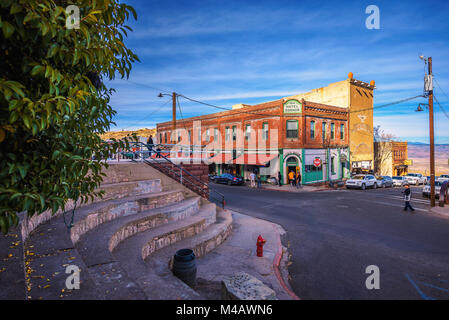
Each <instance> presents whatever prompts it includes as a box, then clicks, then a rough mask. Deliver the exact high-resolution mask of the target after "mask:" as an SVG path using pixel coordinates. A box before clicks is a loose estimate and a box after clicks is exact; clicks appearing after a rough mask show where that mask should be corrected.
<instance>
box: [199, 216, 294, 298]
mask: <svg viewBox="0 0 449 320" xmlns="http://www.w3.org/2000/svg"><path fill="white" fill-rule="evenodd" d="M229 211H231V210H229ZM231 213H232V217H233V230H232V233H231V236H230V237H229V238H228V239H227V240H226V241H225V242H223V243H222V244H221V245H220V246H219V247H217V248H216V249H214V250H213V251H211V252H210V253H208V254H207V255H206V256H205V257H204V258H201V259H198V260H197V279H198V281H197V282H198V284H197V287H196V288H195V290H196V291H197V292H198V293H200V294H202V295H203V296H204V297H205V298H206V299H220V298H221V294H220V292H221V290H220V288H221V280H222V279H223V277H225V276H229V275H233V274H234V273H237V272H240V271H244V272H246V273H248V274H250V275H252V276H254V277H256V278H258V279H259V280H261V281H262V282H263V283H264V284H266V285H267V286H269V287H270V288H272V289H273V290H274V291H275V292H276V296H277V298H278V299H280V300H292V299H294V298H295V297H296V296H295V295H294V293H293V292H292V291H291V288H290V286H289V284H288V280H287V278H288V271H287V263H288V261H287V260H288V258H287V257H288V254H287V251H286V248H284V247H282V244H281V240H280V236H281V235H282V234H284V233H285V231H284V230H283V229H282V227H281V226H279V225H277V224H274V223H271V222H268V221H265V220H261V219H257V218H253V217H250V216H247V215H244V214H240V213H237V212H235V211H231ZM259 235H262V237H263V238H264V239H265V240H267V242H266V244H265V246H264V256H263V257H257V256H256V242H257V237H258V236H259ZM289 291H290V293H289Z"/></svg>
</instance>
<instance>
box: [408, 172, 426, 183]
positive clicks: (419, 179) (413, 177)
mask: <svg viewBox="0 0 449 320" xmlns="http://www.w3.org/2000/svg"><path fill="white" fill-rule="evenodd" d="M405 177H406V178H407V181H408V183H409V184H414V185H415V186H419V185H420V184H425V182H426V180H427V179H425V178H424V177H423V176H422V174H421V173H409V174H407V175H406V176H405Z"/></svg>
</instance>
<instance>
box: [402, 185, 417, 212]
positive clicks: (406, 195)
mask: <svg viewBox="0 0 449 320" xmlns="http://www.w3.org/2000/svg"><path fill="white" fill-rule="evenodd" d="M404 187H405V189H404V190H403V191H402V193H403V194H404V201H405V207H404V211H407V209H408V208H410V210H412V212H413V211H415V209H413V207H412V205H411V204H410V201H411V199H412V190H411V189H410V186H409V185H408V183H407V184H406V185H405V186H404Z"/></svg>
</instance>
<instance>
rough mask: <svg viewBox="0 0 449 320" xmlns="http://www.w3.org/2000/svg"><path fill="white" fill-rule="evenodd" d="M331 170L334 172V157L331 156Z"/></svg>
mask: <svg viewBox="0 0 449 320" xmlns="http://www.w3.org/2000/svg"><path fill="white" fill-rule="evenodd" d="M331 172H332V174H335V157H331Z"/></svg>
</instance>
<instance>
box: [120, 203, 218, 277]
mask: <svg viewBox="0 0 449 320" xmlns="http://www.w3.org/2000/svg"><path fill="white" fill-rule="evenodd" d="M215 208H216V207H215V205H211V204H206V205H203V206H202V207H201V209H200V210H199V212H198V214H196V215H193V216H190V217H186V218H185V219H182V220H178V221H172V222H169V223H167V224H165V225H162V226H160V227H157V228H154V229H151V230H148V231H146V232H142V233H139V234H137V235H135V236H133V237H130V238H129V239H127V240H125V241H123V242H122V243H121V244H119V245H118V246H117V247H116V248H115V250H114V251H112V255H113V256H114V257H115V258H116V259H117V260H118V261H119V262H120V264H121V265H122V266H123V268H124V269H125V270H126V271H127V272H128V274H129V275H130V276H131V277H132V278H134V279H138V278H141V277H143V276H145V274H146V273H148V266H147V265H146V263H145V262H144V260H145V259H146V258H147V257H148V256H150V255H151V254H153V253H154V252H156V251H157V250H160V249H161V248H164V247H166V246H169V245H172V244H174V243H176V242H179V241H184V240H185V239H187V238H189V237H192V236H194V235H197V234H199V233H200V232H202V231H203V230H204V229H205V228H207V226H208V225H210V224H213V223H214V222H215V219H216V209H215Z"/></svg>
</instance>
